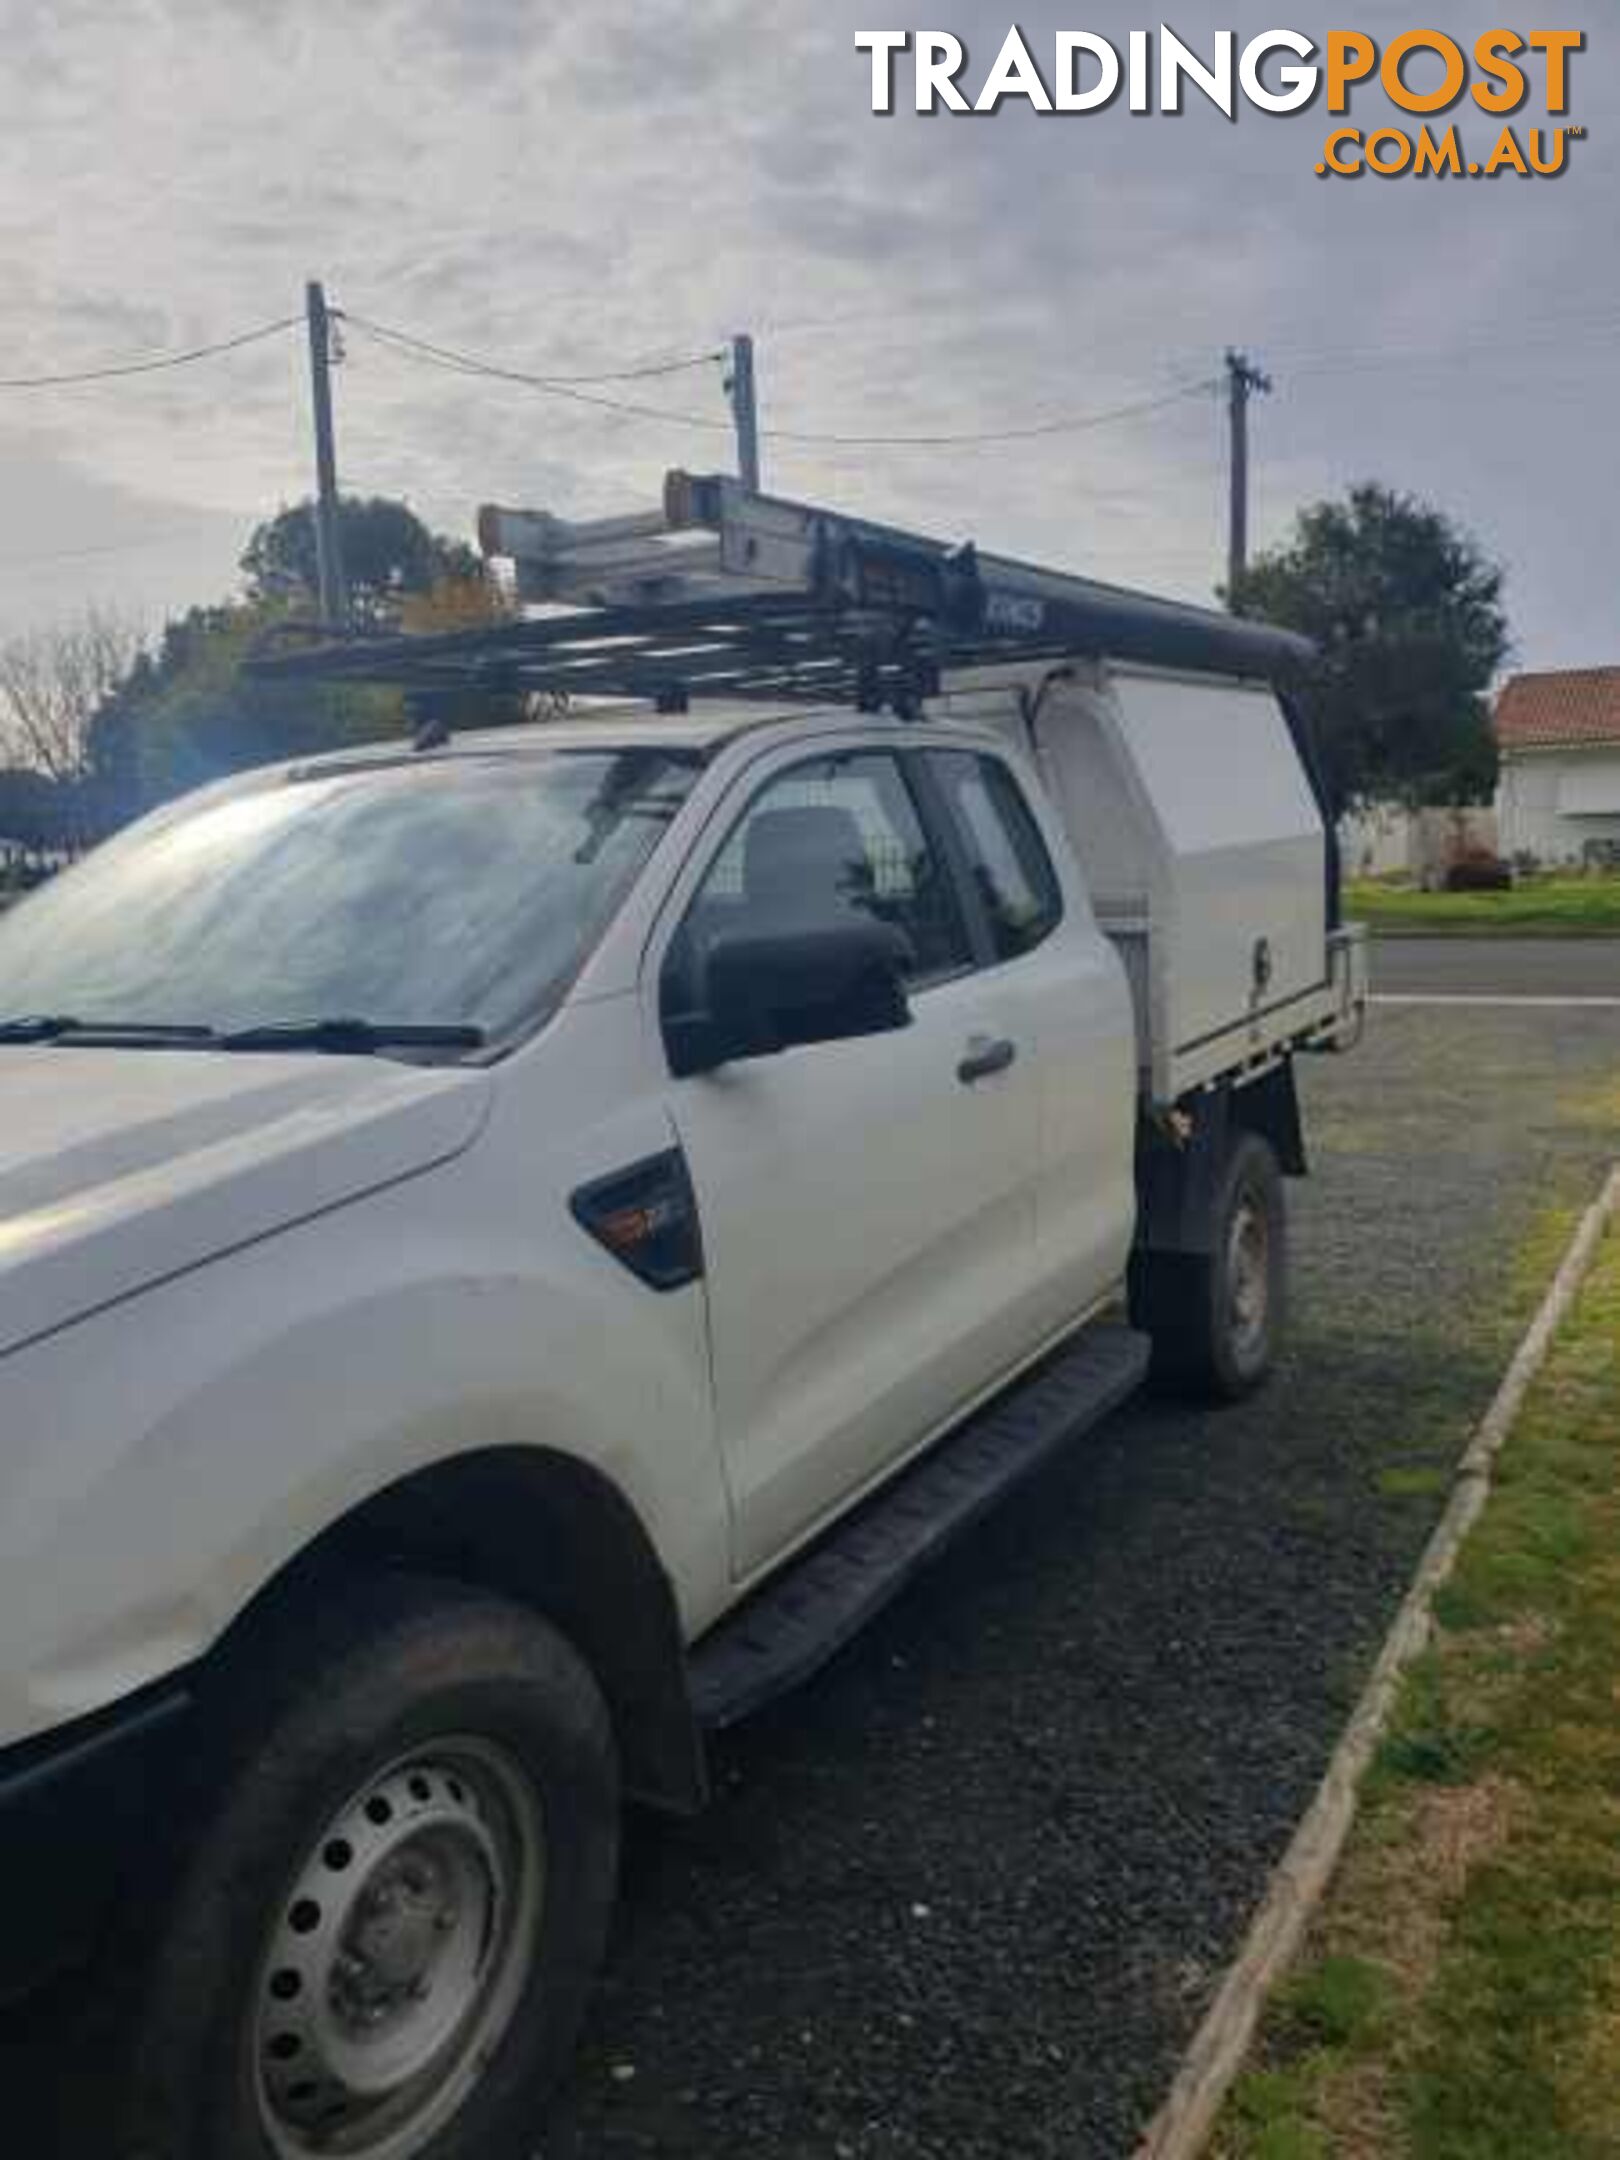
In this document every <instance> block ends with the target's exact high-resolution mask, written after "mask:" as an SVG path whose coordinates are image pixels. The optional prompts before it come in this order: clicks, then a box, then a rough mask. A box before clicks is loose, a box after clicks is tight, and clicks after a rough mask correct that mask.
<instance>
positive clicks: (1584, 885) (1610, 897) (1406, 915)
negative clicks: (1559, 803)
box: [1344, 877, 1620, 937]
mask: <svg viewBox="0 0 1620 2160" xmlns="http://www.w3.org/2000/svg"><path fill="white" fill-rule="evenodd" d="M1344 909H1345V914H1346V915H1347V916H1348V917H1349V919H1350V920H1351V921H1353V922H1364V923H1367V924H1368V925H1369V926H1370V927H1371V928H1372V930H1373V931H1374V932H1375V933H1376V934H1377V935H1379V936H1381V937H1400V936H1403V935H1404V936H1410V937H1434V936H1442V937H1443V936H1446V935H1448V934H1450V935H1454V936H1458V937H1477V936H1479V934H1480V933H1481V932H1482V931H1491V930H1501V931H1506V932H1509V933H1510V934H1511V935H1512V936H1514V937H1620V878H1612V877H1611V878H1598V877H1590V878H1582V877H1576V878H1535V879H1532V880H1530V881H1529V882H1528V883H1526V884H1523V885H1517V886H1515V887H1514V889H1513V890H1512V891H1511V892H1499V893H1493V892H1474V893H1445V892H1418V891H1416V890H1415V889H1414V888H1413V887H1411V886H1409V885H1385V884H1380V883H1377V882H1362V881H1357V880H1351V881H1350V882H1348V883H1347V884H1346V885H1345V889H1344Z"/></svg>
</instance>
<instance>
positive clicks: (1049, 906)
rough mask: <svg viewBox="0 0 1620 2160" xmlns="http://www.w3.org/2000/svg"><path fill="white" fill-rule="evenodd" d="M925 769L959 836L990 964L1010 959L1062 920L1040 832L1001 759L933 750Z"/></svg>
mask: <svg viewBox="0 0 1620 2160" xmlns="http://www.w3.org/2000/svg"><path fill="white" fill-rule="evenodd" d="M929 763H930V766H931V768H932V770H933V774H934V777H935V779H936V780H937V781H938V783H939V785H940V788H941V790H942V791H943V793H944V796H945V800H946V803H947V805H948V806H949V808H950V811H951V813H952V815H953V817H954V819H955V822H956V827H957V830H958V832H959V833H960V835H961V839H962V845H963V848H964V850H965V852H966V855H967V866H968V872H969V875H970V876H971V877H972V879H973V882H974V885H975V886H976V887H977V889H978V894H979V899H980V902H981V903H982V905H983V908H984V912H985V916H986V918H987V921H988V923H989V929H990V940H991V945H992V948H993V950H994V953H995V957H996V958H997V959H998V960H1015V959H1017V957H1018V956H1019V954H1020V953H1027V952H1030V951H1033V949H1034V948H1035V947H1036V946H1037V945H1039V944H1040V942H1041V940H1042V939H1043V938H1045V937H1048V936H1050V934H1051V932H1052V931H1053V930H1054V929H1055V928H1056V927H1057V925H1058V923H1059V922H1060V921H1061V920H1062V918H1063V895H1062V892H1061V890H1060V888H1059V886H1058V881H1057V872H1056V871H1055V870H1054V869H1053V867H1052V858H1051V856H1050V855H1049V854H1048V853H1047V852H1046V842H1045V841H1044V840H1043V839H1042V838H1041V832H1040V827H1039V826H1038V825H1037V824H1036V822H1035V819H1034V816H1033V814H1032V813H1031V811H1030V807H1029V805H1028V803H1026V802H1025V800H1024V796H1023V791H1022V789H1021V788H1020V787H1019V785H1018V783H1017V781H1016V780H1015V779H1014V778H1013V776H1012V774H1011V773H1010V772H1009V771H1008V769H1007V767H1006V766H1005V765H1003V764H1002V762H1001V760H1000V759H999V758H994V757H980V756H978V755H977V754H976V753H974V752H971V751H963V750H936V751H932V752H930V754H929Z"/></svg>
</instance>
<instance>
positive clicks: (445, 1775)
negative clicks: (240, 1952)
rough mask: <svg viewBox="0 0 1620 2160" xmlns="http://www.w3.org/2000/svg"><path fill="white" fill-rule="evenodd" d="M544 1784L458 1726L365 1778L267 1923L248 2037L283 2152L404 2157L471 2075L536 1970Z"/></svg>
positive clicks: (258, 2084)
mask: <svg viewBox="0 0 1620 2160" xmlns="http://www.w3.org/2000/svg"><path fill="white" fill-rule="evenodd" d="M544 1889H545V1839H544V1829H543V1825H542V1821H541V1814H540V1806H539V1801H538V1797H537V1795H536V1793H535V1791H534V1787H533V1784H532V1782H531V1781H530V1779H529V1778H528V1777H527V1775H526V1774H525V1773H524V1771H523V1770H522V1768H521V1767H520V1765H519V1764H518V1762H517V1760H516V1758H515V1757H513V1756H512V1755H510V1754H508V1752H507V1751H506V1750H505V1749H504V1748H501V1747H497V1746H495V1745H494V1744H493V1743H491V1742H489V1741H484V1740H472V1739H459V1738H458V1739H447V1740H445V1741H442V1742H437V1743H435V1744H433V1745H432V1746H430V1747H427V1748H423V1749H421V1750H419V1751H417V1752H416V1753H414V1754H412V1755H409V1756H404V1757H401V1758H399V1759H398V1760H396V1761H394V1762H392V1763H390V1764H388V1765H387V1766H386V1767H385V1768H384V1769H382V1770H380V1771H379V1772H378V1773H377V1774H376V1775H375V1776H373V1777H370V1778H368V1779H367V1780H366V1782H365V1784H364V1785H363V1786H361V1787H360V1788H359V1789H358V1791H356V1792H355V1793H354V1794H353V1795H352V1796H351V1797H350V1799H349V1800H348V1801H347V1802H345V1804H344V1805H343V1806H342V1807H341V1808H339V1809H338V1810H337V1811H336V1812H335V1813H334V1814H333V1816H332V1817H331V1819H330V1820H329V1821H328V1823H327V1825H326V1827H325V1829H324V1830H323V1831H322V1833H321V1835H320V1836H319V1837H317V1838H316V1839H314V1840H313V1841H312V1842H311V1844H310V1847H309V1850H308V1852H307V1854H306V1856H305V1858H304V1861H303V1863H302V1865H301V1866H300V1867H299V1869H298V1871H297V1873H296V1874H295V1875H294V1876H293V1878H292V1881H291V1884H290V1886H289V1888H288V1891H287V1894H286V1896H285V1897H284V1898H283V1900H282V1902H281V1904H280V1906H279V1908H278V1910H277V1912H276V1915H275V1918H274V1921H273V1923H272V1926H271V1930H270V1940H269V1943H268V1946H267V1949H266V1953H265V1956H264V1958H263V1960H262V1963H261V1966H260V1970H259V1974H258V1979H257V1984H256V1988H255V1994H254V2006H253V2013H252V2034H251V2044H252V2049H253V2078H254V2088H255V2092H256V2094H257V2098H258V2107H259V2118H260V2122H261V2124H262V2126H263V2128H264V2131H265V2133H266V2135H267V2136H268V2137H269V2139H270V2142H271V2146H272V2148H273V2150H274V2151H275V2153H276V2154H277V2156H278V2160H316V2156H320V2155H339V2154H348V2155H353V2156H355V2160H410V2156H411V2155H413V2154H415V2153H417V2152H419V2151H420V2150H421V2149H422V2147H423V2146H424V2145H425V2144H427V2143H428V2142H429V2141H430V2140H431V2139H432V2138H433V2137H434V2136H435V2135H436V2134H437V2133H438V2132H439V2131H440V2130H442V2129H443V2128H444V2126H445V2124H446V2123H447V2122H449V2121H450V2120H451V2119H452V2117H453V2116H454V2115H455V2113H456V2111H457V2109H458V2108H459V2107H460V2106H461V2104H462V2102H463V2101H464V2100H465V2099H466V2097H467V2095H468V2094H469V2093H470V2092H471V2091H472V2089H473V2087H474V2086H475V2085H476V2083H477V2081H478V2078H479V2076H480V2074H481V2073H482V2070H483V2067H484V2065H485V2063H486V2062H487V2061H488V2059H489V2056H490V2054H491V2053H492V2052H493V2050H494V2048H495V2046H496V2045H497V2043H498V2042H499V2040H500V2038H501V2035H502V2034H503V2033H504V2032H505V2030H506V2027H507V2026H508V2024H509V2023H510V2022H511V2018H512V2014H513V2012H514V2010H515V2009H516V2007H517V2004H518V2002H519V2000H520V1998H521V1997H522V1994H523V1991H524V1988H525V1986H526V1984H527V1981H528V1978H529V1974H530V1971H531V1970H532V1966H533V1960H534V1955H535V1946H536V1943H537V1940H538V1932H539V1921H540V1913H541V1908H542V1904H543V1900H544Z"/></svg>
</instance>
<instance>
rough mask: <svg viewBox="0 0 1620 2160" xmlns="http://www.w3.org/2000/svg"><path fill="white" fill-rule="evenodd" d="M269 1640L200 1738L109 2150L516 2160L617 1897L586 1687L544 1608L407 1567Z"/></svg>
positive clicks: (182, 2155) (611, 1815)
mask: <svg viewBox="0 0 1620 2160" xmlns="http://www.w3.org/2000/svg"><path fill="white" fill-rule="evenodd" d="M270 1658H271V1661H272V1662H271V1663H270V1665H269V1667H268V1669H266V1670H263V1671H261V1670H260V1669H259V1666H258V1659H257V1658H255V1659H254V1661H253V1669H251V1670H249V1669H248V1667H247V1665H246V1664H245V1663H244V1665H243V1666H242V1667H241V1668H240V1669H239V1670H238V1671H237V1672H236V1674H235V1675H234V1679H235V1682H236V1685H235V1686H233V1688H232V1694H233V1697H234V1701H233V1704H232V1706H231V1707H230V1708H229V1709H228V1710H227V1711H226V1712H225V1714H224V1718H223V1720H222V1722H221V1724H220V1726H219V1728H218V1729H217V1730H216V1732H215V1734H214V1736H213V1739H214V1746H213V1748H212V1750H211V1751H210V1755H209V1768H210V1780H212V1778H214V1777H215V1776H217V1780H218V1782H217V1786H216V1788H215V1790H216V1795H217V1797H216V1798H215V1799H214V1801H213V1803H212V1805H211V1806H205V1808H204V1809H203V1810H202V1814H203V1820H202V1823H201V1825H200V1829H199V1833H198V1835H197V1841H196V1843H195V1845H194V1847H193V1851H192V1856H191V1858H190V1859H189V1861H187V1862H186V1863H185V1864H184V1865H183V1866H182V1867H181V1869H180V1871H179V1874H178V1877H177V1879H176V1881H175V1882H174V1883H173V1884H172V1885H171V1891H170V1901H169V1909H168V1911H167V1913H166V1915H165V1916H164V1921H163V1926H162V1932H161V1936H160V1939H159V1941H158V1943H157V1945H156V1949H155V1953H154V1954H153V1956H152V1958H151V1961H150V1966H149V1971H148V1976H147V1982H146V1985H145V1987H144V1988H143V1989H142V1991H141V2008H140V2012H139V2015H138V2018H137V2023H136V2030H135V2034H134V2040H135V2046H134V2050H133V2055H132V2063H133V2073H132V2077H131V2080H130V2101H129V2107H128V2111H127V2117H126V2134H125V2136H124V2138H123V2140H122V2142H120V2144H119V2146H118V2148H117V2149H118V2151H119V2152H120V2154H123V2153H131V2152H133V2153H135V2154H138V2155H140V2156H142V2160H145V2156H146V2155H152V2156H154V2160H156V2156H157V2155H161V2156H162V2160H219V2156H222V2155H224V2154H227V2153H228V2154H230V2155H231V2156H232V2160H238V2156H240V2160H316V2156H318V2155H332V2154H343V2155H348V2156H351V2160H462V2156H468V2160H471V2156H474V2155H476V2156H477V2160H486V2156H487V2160H519V2156H520V2155H523V2156H526V2155H528V2154H530V2153H532V2152H533V2150H534V2146H535V2142H536V2139H537V2136H538V2132H539V2124H540V2115H541V2110H542V2107H543V2104H544V2100H545V2097H546V2094H547V2091H548V2089H549V2087H550V2086H551V2084H552V2083H553V2082H554V2080H555V2078H556V2076H557V2074H558V2072H559V2071H560V2070H561V2069H562V2067H563V2066H564V2065H565V2064H566V2062H567V2059H568V2055H569V2052H570V2050H571V2048H572V2044H573V2040H574V2035H575V2032H576V2030H577V2027H578V2024H579V2020H580V2017H581V2014H582V2012H583V2009H584V2005H585V2001H586V1998H587V1994H588V1991H589V1988H590V1985H591V1981H592V1979H593V1977H594V1974H595V1971H596V1967H597V1964H598V1962H599V1959H600V1954H601V1950H602V1945H603V1941H604V1938H605V1934H606V1928H607V1921H608V1916H609V1911H610V1907H611V1901H612V1893H613V1883H614V1874H615V1867H616V1857H617V1839H618V1791H617V1776H616V1768H615V1763H614V1754H613V1745H612V1738H611V1733H610V1730H609V1724H608V1716H607V1711H606V1709H605V1706H604V1704H603V1702H602V1698H601V1695H600V1693H599V1691H598V1690H597V1688H596V1685H595V1683H594V1681H593V1680H592V1678H591V1676H590V1674H589V1672H588V1671H587V1670H586V1668H585V1667H584V1665H583V1664H582V1663H581V1662H580V1660H579V1658H578V1657H577V1656H576V1655H575V1653H574V1651H573V1650H572V1649H571V1648H570V1646H569V1645H568V1644H567V1643H566V1642H565V1641H564V1640H563V1639H562V1637H561V1636H559V1635H558V1634H557V1633H556V1632H555V1630H554V1629H552V1628H551V1627H550V1626H549V1625H548V1624H547V1623H546V1622H545V1621H543V1620H541V1619H539V1618H538V1617H537V1616H535V1615H534V1614H532V1613H530V1612H527V1611H525V1610H524V1609H523V1608H521V1607H518V1606H514V1605H509V1604H507V1603H505V1602H504V1601H502V1600H498V1599H493V1598H488V1597H484V1596H482V1595H479V1594H476V1593H472V1592H467V1591H463V1590H461V1589H458V1588H457V1587H455V1586H454V1585H440V1584H435V1583H427V1582H416V1581H405V1580H403V1579H401V1580H393V1581H387V1580H385V1581H381V1582H376V1583H372V1584H370V1585H367V1586H365V1587H364V1588H363V1589H362V1590H361V1591H360V1592H358V1593H357V1594H355V1595H351V1596H349V1597H346V1598H345V1599H344V1600H343V1601H342V1603H341V1605H339V1606H337V1607H333V1608H328V1609H326V1610H324V1611H322V1612H321V1613H319V1614H317V1615H313V1616H311V1615H307V1614H306V1615H304V1616H302V1618H301V1620H300V1624H299V1625H298V1626H297V1628H296V1631H294V1630H293V1629H291V1628H288V1627H285V1626H284V1627H282V1628H281V1629H279V1630H278V1632H277V1638H276V1640H275V1642H274V1643H273V1644H272V1645H271V1646H270ZM243 1702H248V1703H252V1704H256V1705H257V1706H258V1712H257V1714H256V1715H255V1714H253V1712H251V1711H250V1712H249V1713H248V1714H246V1715H244V1714H243V1712H242V1709H241V1705H242V1703H243Z"/></svg>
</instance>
